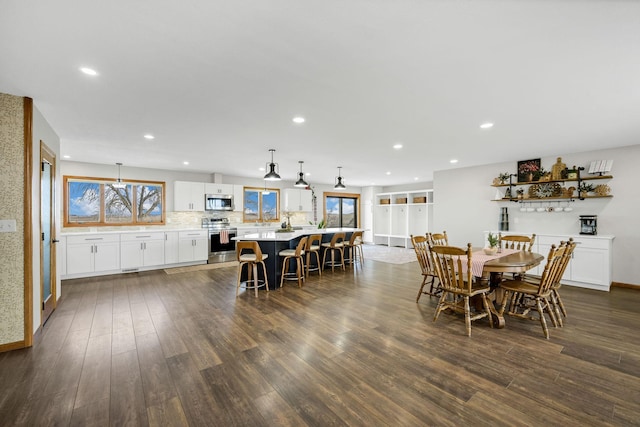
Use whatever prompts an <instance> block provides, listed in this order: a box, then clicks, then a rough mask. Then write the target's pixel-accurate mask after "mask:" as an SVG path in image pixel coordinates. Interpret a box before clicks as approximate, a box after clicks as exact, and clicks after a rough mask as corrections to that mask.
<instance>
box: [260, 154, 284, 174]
mask: <svg viewBox="0 0 640 427" xmlns="http://www.w3.org/2000/svg"><path fill="white" fill-rule="evenodd" d="M269 151H270V152H271V163H267V168H269V172H267V174H266V175H265V176H264V179H265V180H266V181H280V180H281V179H282V178H280V175H279V174H278V171H279V170H280V167H279V166H278V164H277V163H273V153H275V151H276V150H275V149H273V148H270V149H269Z"/></svg>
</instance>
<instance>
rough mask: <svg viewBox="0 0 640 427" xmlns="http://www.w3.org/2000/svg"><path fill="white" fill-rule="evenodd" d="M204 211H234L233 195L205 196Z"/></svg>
mask: <svg viewBox="0 0 640 427" xmlns="http://www.w3.org/2000/svg"><path fill="white" fill-rule="evenodd" d="M204 210H205V211H232V210H233V195H232V194H205V196H204Z"/></svg>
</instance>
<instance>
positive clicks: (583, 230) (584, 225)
mask: <svg viewBox="0 0 640 427" xmlns="http://www.w3.org/2000/svg"><path fill="white" fill-rule="evenodd" d="M580 234H590V235H594V236H595V235H596V234H598V215H580Z"/></svg>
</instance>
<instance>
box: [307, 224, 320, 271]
mask: <svg viewBox="0 0 640 427" xmlns="http://www.w3.org/2000/svg"><path fill="white" fill-rule="evenodd" d="M321 244H322V234H312V235H311V236H309V238H308V239H307V246H306V247H305V248H304V251H305V253H306V258H307V277H309V272H310V271H317V272H318V274H319V275H320V276H322V268H320V266H321V265H322V264H321V263H320V245H321ZM311 255H315V256H316V267H314V268H311V265H310V264H311Z"/></svg>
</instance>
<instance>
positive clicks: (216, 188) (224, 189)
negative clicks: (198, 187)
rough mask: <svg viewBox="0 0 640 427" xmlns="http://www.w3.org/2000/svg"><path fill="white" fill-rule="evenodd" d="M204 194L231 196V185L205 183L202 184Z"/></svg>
mask: <svg viewBox="0 0 640 427" xmlns="http://www.w3.org/2000/svg"><path fill="white" fill-rule="evenodd" d="M204 193H205V194H233V185H231V184H214V183H212V182H207V183H205V184H204Z"/></svg>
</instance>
